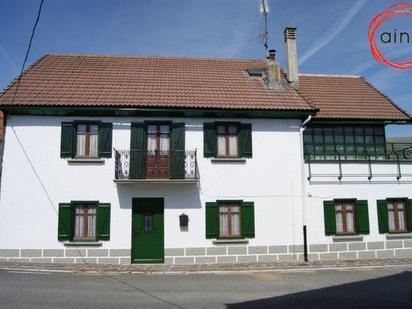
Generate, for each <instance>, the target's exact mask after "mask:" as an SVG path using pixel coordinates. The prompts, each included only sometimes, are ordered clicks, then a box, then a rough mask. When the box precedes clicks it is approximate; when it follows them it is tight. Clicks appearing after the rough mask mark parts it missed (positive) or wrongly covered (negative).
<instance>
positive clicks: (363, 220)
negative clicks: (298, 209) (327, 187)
mask: <svg viewBox="0 0 412 309" xmlns="http://www.w3.org/2000/svg"><path fill="white" fill-rule="evenodd" d="M350 205H351V206H352V208H347V207H346V206H350ZM347 210H350V211H349V212H347ZM323 215H324V216H323V217H324V226H325V235H327V236H330V235H337V236H339V235H359V234H369V211H368V201H366V200H357V199H335V200H332V201H324V202H323ZM346 216H349V220H350V221H351V223H350V226H351V227H352V228H350V229H348V226H349V225H348V222H347V220H348V219H347V218H348V217H346ZM341 224H342V225H343V226H342V227H340V225H341Z"/></svg>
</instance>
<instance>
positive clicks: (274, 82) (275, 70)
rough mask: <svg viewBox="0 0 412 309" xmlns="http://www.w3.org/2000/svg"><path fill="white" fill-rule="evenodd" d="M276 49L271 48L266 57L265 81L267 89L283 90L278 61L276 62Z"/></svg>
mask: <svg viewBox="0 0 412 309" xmlns="http://www.w3.org/2000/svg"><path fill="white" fill-rule="evenodd" d="M275 58H276V50H274V49H271V50H269V52H268V55H267V59H266V81H267V85H268V88H269V89H273V90H283V89H284V87H283V85H282V77H281V74H280V66H279V63H277V62H276V60H275Z"/></svg>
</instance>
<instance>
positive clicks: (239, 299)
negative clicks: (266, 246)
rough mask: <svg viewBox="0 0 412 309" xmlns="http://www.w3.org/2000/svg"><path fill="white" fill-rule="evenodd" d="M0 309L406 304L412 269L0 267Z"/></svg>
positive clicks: (411, 297) (411, 300)
mask: <svg viewBox="0 0 412 309" xmlns="http://www.w3.org/2000/svg"><path fill="white" fill-rule="evenodd" d="M0 308H13V309H15V308H76V309H81V308H235V309H237V308H305V309H307V308H328V309H329V308H345V309H346V308H351V309H353V308H374V309H376V308H409V309H410V308H412V268H406V267H404V268H384V269H357V270H345V269H344V270H315V271H305V272H301V271H300V272H260V273H243V274H240V273H236V274H186V275H185V274H179V275H176V274H169V275H142V274H74V273H48V272H41V273H36V272H30V271H10V270H9V271H7V270H0Z"/></svg>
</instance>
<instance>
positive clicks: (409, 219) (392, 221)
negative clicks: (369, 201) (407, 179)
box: [377, 198, 412, 234]
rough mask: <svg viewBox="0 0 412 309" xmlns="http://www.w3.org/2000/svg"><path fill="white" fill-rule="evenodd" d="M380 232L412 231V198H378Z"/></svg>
mask: <svg viewBox="0 0 412 309" xmlns="http://www.w3.org/2000/svg"><path fill="white" fill-rule="evenodd" d="M377 206H378V223H379V233H381V234H385V233H405V232H412V200H411V199H408V198H388V199H386V200H378V201H377Z"/></svg>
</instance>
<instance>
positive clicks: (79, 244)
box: [63, 241, 103, 247]
mask: <svg viewBox="0 0 412 309" xmlns="http://www.w3.org/2000/svg"><path fill="white" fill-rule="evenodd" d="M63 245H64V246H65V247H100V246H101V245H103V244H102V243H101V242H98V241H65V242H63Z"/></svg>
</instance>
